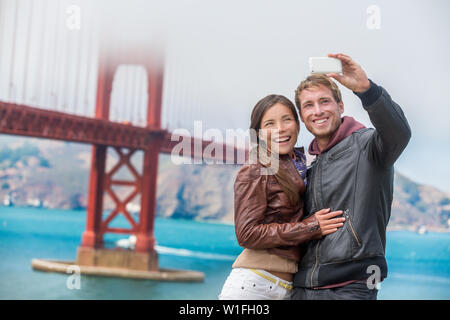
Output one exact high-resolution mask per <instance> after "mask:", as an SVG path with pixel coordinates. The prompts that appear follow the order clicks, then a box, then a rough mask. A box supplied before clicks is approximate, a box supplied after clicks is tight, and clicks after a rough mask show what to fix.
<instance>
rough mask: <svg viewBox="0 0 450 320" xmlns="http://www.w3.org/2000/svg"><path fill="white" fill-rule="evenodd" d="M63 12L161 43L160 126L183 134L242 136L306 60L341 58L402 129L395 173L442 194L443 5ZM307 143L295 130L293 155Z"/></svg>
mask: <svg viewBox="0 0 450 320" xmlns="http://www.w3.org/2000/svg"><path fill="white" fill-rule="evenodd" d="M40 1H42V0H40ZM47 2H48V1H47ZM64 3H65V4H66V5H70V4H71V3H78V4H79V5H80V7H81V9H82V10H81V14H82V15H83V13H84V12H88V11H89V10H91V9H92V7H96V11H90V12H95V13H94V14H93V17H94V19H95V20H96V21H98V22H100V24H101V25H102V27H103V29H104V30H106V34H108V35H110V36H111V39H112V40H113V41H115V42H118V41H137V42H140V43H143V42H152V41H153V42H155V41H156V40H155V39H158V40H161V39H163V40H164V42H165V44H166V54H167V70H166V71H167V72H166V79H165V96H164V101H163V124H164V123H165V122H171V123H172V124H171V125H172V126H174V124H173V123H174V122H178V121H179V119H181V126H183V127H189V126H190V125H192V124H193V121H194V120H202V121H203V122H204V127H206V128H219V129H222V130H224V129H226V128H242V129H247V128H248V126H249V123H250V112H251V110H252V108H253V106H254V105H255V103H256V102H257V101H258V100H259V99H261V98H262V97H264V96H266V95H267V94H271V93H276V94H283V95H286V96H287V97H288V98H290V99H293V93H294V90H295V88H296V87H297V85H298V84H299V82H300V81H301V80H303V79H304V78H305V77H306V76H307V75H308V58H309V57H311V56H326V55H327V54H328V53H335V52H343V53H346V54H348V55H350V56H351V57H352V58H354V60H356V61H357V62H358V63H359V64H360V65H361V66H362V67H363V68H364V70H365V71H366V73H367V74H368V76H369V78H371V79H372V80H373V81H374V82H376V83H377V84H379V85H381V86H383V87H384V88H385V89H386V90H387V91H388V92H389V93H390V94H391V96H392V98H393V99H394V100H395V101H396V102H397V103H398V104H399V105H400V106H401V107H402V108H403V110H404V112H405V115H406V117H407V119H408V121H409V123H410V126H411V128H412V139H411V141H410V143H409V145H408V147H407V149H406V150H405V151H404V152H403V154H402V155H401V157H400V159H399V160H398V161H397V162H396V165H395V166H396V169H397V170H398V171H400V172H401V173H404V174H406V175H407V176H408V177H410V178H412V179H413V180H415V181H418V182H420V183H425V184H430V185H433V186H436V187H438V188H440V189H442V190H444V191H447V192H450V166H449V160H450V148H449V146H450V134H449V133H450V126H449V125H450V123H449V122H450V121H449V117H450V77H449V74H450V62H449V57H450V44H449V41H448V39H450V2H449V1H446V0H441V1H439V0H433V1H423V0H422V1H418V0H415V1H411V0H403V1H366V0H346V1H333V0H322V1H298V0H297V1H236V0H231V1H223V0H222V1H211V0H209V1H206V0H195V1H193V0H186V1H181V0H179V1H149V0H133V1H111V0H108V1H104V0H102V1H101V0H98V1H96V2H94V1H68V0H64ZM371 6H375V7H372V8H374V9H370V7H371ZM368 9H369V11H368ZM374 10H375V11H374ZM377 10H378V11H377ZM86 25H89V24H85V25H83V24H82V25H81V28H83V26H86ZM377 27H379V28H377ZM342 91H343V100H344V105H345V113H344V115H349V116H353V117H355V118H356V119H357V120H358V121H360V122H362V123H363V124H365V125H366V126H371V123H370V121H369V119H368V117H367V114H366V112H365V111H364V110H363V108H362V107H361V104H360V101H359V99H358V98H357V97H356V96H354V95H353V93H351V92H350V91H349V90H347V89H345V88H342ZM180 92H181V93H182V94H180ZM175 93H176V94H175ZM174 106H177V108H178V109H176V108H175V107H174ZM174 108H175V109H174ZM173 110H175V111H173ZM173 119H177V120H176V121H173ZM311 140H312V136H311V135H310V134H309V133H308V132H307V131H306V129H305V127H304V126H302V128H301V134H300V138H299V145H304V146H307V145H308V144H309V142H310V141H311Z"/></svg>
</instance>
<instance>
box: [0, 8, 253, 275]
mask: <svg viewBox="0 0 450 320" xmlns="http://www.w3.org/2000/svg"><path fill="white" fill-rule="evenodd" d="M67 4H68V3H65V2H63V1H57V2H52V1H29V2H27V1H11V0H2V1H0V133H2V134H9V135H19V136H26V137H37V138H44V139H53V140H60V141H69V142H77V143H86V144H91V145H92V156H91V169H90V177H89V191H88V206H87V221H86V230H85V231H84V232H83V234H82V237H81V245H80V247H79V249H78V253H77V261H76V262H75V264H77V265H80V266H86V267H99V268H101V267H106V268H109V267H112V268H125V269H129V270H137V271H149V272H157V271H158V270H159V266H158V259H157V254H156V251H155V238H154V219H155V210H156V181H157V169H158V156H159V154H161V153H167V154H170V153H171V152H172V150H173V148H174V146H175V145H177V143H178V142H179V141H180V140H182V139H184V138H187V137H183V136H180V135H174V134H173V132H171V131H170V130H169V126H170V125H171V124H170V121H176V116H178V117H185V116H186V114H189V113H190V112H192V111H193V110H194V109H193V107H189V108H184V109H183V106H181V107H178V108H177V107H176V102H174V103H173V104H174V105H175V108H172V110H170V111H169V112H168V113H166V114H165V119H166V127H165V128H163V126H162V123H161V122H162V121H161V118H162V113H163V109H162V106H163V96H166V97H169V98H170V96H171V95H172V94H174V93H173V92H171V91H170V90H167V88H165V85H164V83H165V81H164V80H165V67H166V66H167V64H166V61H165V58H166V55H165V54H164V53H162V52H161V51H160V50H157V49H155V48H152V47H151V46H146V45H145V43H141V44H134V45H129V44H123V43H121V42H120V41H119V40H118V41H117V42H116V43H114V45H110V44H109V45H107V44H105V43H102V42H101V41H98V37H96V36H95V35H96V33H95V26H94V25H93V24H92V25H89V20H86V21H87V22H86V23H85V22H83V23H84V25H83V28H80V30H79V31H77V32H73V31H72V30H70V29H68V28H66V27H65V26H64V22H65V21H64V15H62V17H61V14H58V13H61V12H64V10H63V9H64V8H65V7H64V6H65V5H67ZM172 68H173V67H172ZM165 89H166V90H165ZM186 109H187V110H186ZM172 125H173V124H172ZM189 138H190V140H189V141H190V143H191V148H190V151H189V152H188V153H187V154H186V152H185V153H184V156H188V157H192V158H195V159H205V153H204V150H205V149H206V148H209V150H211V146H212V150H213V151H212V152H211V153H210V156H211V157H212V158H214V159H215V160H224V159H225V157H227V163H230V159H229V155H230V148H231V150H232V162H233V163H238V155H239V154H240V153H241V152H242V150H241V149H239V148H237V147H235V146H229V145H226V144H225V143H222V142H217V143H216V142H214V141H211V140H203V139H202V138H201V137H200V138H199V137H194V138H193V139H192V137H189ZM198 146H201V147H200V148H199V147H198ZM108 148H112V149H114V150H115V152H116V153H117V155H118V157H119V161H118V162H117V163H116V165H115V166H113V167H112V168H111V169H110V170H106V158H107V150H108ZM136 151H143V154H144V160H143V167H142V170H139V169H138V168H135V167H134V165H133V164H132V162H131V158H132V156H133V155H134V154H135V153H136ZM244 152H245V150H244ZM216 155H217V156H218V157H222V158H223V159H217V157H216ZM123 167H126V168H128V170H129V171H130V172H131V174H132V176H133V178H134V180H119V179H115V178H114V175H115V174H116V173H117V172H118V171H119V170H120V169H121V168H123ZM139 172H142V173H139ZM114 186H127V187H131V188H133V192H132V193H131V194H130V195H128V196H127V197H126V198H125V199H122V200H121V199H120V197H119V196H118V195H117V194H116V192H115V191H114V189H113V187H114ZM105 194H108V195H109V196H110V197H111V198H112V199H113V201H114V205H115V208H114V209H113V210H112V211H111V212H109V213H108V214H107V216H106V217H105V216H104V207H103V206H104V196H105ZM138 195H139V196H140V201H141V203H140V212H139V215H138V219H136V218H135V217H133V216H132V215H131V214H130V212H129V211H128V210H127V205H128V204H130V203H131V201H132V200H133V199H134V198H135V197H136V196H138ZM119 215H123V216H124V217H125V218H126V220H127V221H128V222H129V224H130V228H117V227H111V223H112V221H113V220H114V219H115V218H116V217H117V216H119ZM106 233H120V234H130V235H135V236H136V244H135V249H134V251H132V252H131V251H129V250H128V251H118V250H110V249H106V248H104V241H103V239H104V235H105V234H106ZM35 267H36V266H35ZM36 268H38V269H39V268H42V269H45V268H46V267H45V266H44V267H42V266H41V267H39V266H37V267H36ZM51 268H52V267H48V268H47V269H51ZM53 268H54V269H55V268H56V267H55V266H53ZM56 269H57V268H56ZM56 269H55V270H56ZM64 270H65V269H64ZM63 272H64V271H63ZM189 277H191V279H197V280H198V279H199V276H198V274H197V275H195V274H194V275H192V274H191V275H190V276H183V275H181V276H178V277H176V276H174V277H170V276H167V274H166V275H165V276H163V277H158V276H154V278H158V279H163V278H166V279H178V280H180V279H181V280H183V279H184V280H186V279H187V280H189ZM150 278H151V277H150ZM200 278H201V277H200Z"/></svg>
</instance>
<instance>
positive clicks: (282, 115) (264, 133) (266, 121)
mask: <svg viewBox="0 0 450 320" xmlns="http://www.w3.org/2000/svg"><path fill="white" fill-rule="evenodd" d="M299 131H300V126H299V123H297V122H296V121H295V117H294V115H293V114H292V112H291V110H290V109H289V108H288V107H286V106H285V105H283V104H281V103H276V104H274V105H273V106H272V107H270V108H269V109H268V110H266V112H265V113H264V115H263V117H262V119H261V123H260V130H259V133H258V135H259V138H260V139H262V140H264V141H265V142H266V143H267V148H268V150H273V151H274V152H275V153H279V154H290V153H291V152H292V150H293V149H294V146H295V144H296V143H297V137H298V133H299ZM277 147H278V150H277Z"/></svg>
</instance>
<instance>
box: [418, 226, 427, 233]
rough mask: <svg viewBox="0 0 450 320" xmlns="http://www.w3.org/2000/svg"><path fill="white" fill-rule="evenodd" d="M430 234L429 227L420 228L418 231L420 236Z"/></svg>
mask: <svg viewBox="0 0 450 320" xmlns="http://www.w3.org/2000/svg"><path fill="white" fill-rule="evenodd" d="M427 232H428V230H427V227H425V226H420V227H419V229H418V230H417V233H418V234H426V233H427Z"/></svg>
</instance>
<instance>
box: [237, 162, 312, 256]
mask: <svg viewBox="0 0 450 320" xmlns="http://www.w3.org/2000/svg"><path fill="white" fill-rule="evenodd" d="M279 167H280V168H283V169H284V170H287V172H288V174H289V176H290V177H292V179H293V180H294V182H295V183H296V184H297V185H298V187H299V190H300V195H301V197H300V201H299V204H298V205H297V206H295V207H292V206H291V205H290V202H289V199H288V197H287V195H286V194H285V193H284V192H283V190H282V189H281V187H280V185H279V183H278V181H277V179H276V177H275V176H274V175H261V174H260V169H261V168H263V166H262V165H261V164H260V163H256V164H249V163H246V164H244V165H243V166H242V168H241V169H240V170H239V172H238V174H237V177H236V181H235V184H234V223H235V231H236V237H237V241H238V243H239V245H240V246H242V247H244V248H249V249H268V251H269V252H270V253H272V254H276V255H278V256H281V257H284V258H287V259H291V260H294V261H296V262H298V261H299V260H300V247H299V244H300V243H302V242H306V241H309V240H312V239H320V238H321V230H320V226H319V223H318V221H317V219H316V218H315V215H313V216H311V217H309V218H308V219H305V220H303V221H302V217H303V199H302V197H303V193H304V192H305V189H306V188H305V183H304V181H303V179H302V177H301V176H300V174H299V173H298V171H297V169H296V168H295V165H294V163H293V162H292V159H291V157H290V155H281V156H280V160H279Z"/></svg>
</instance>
